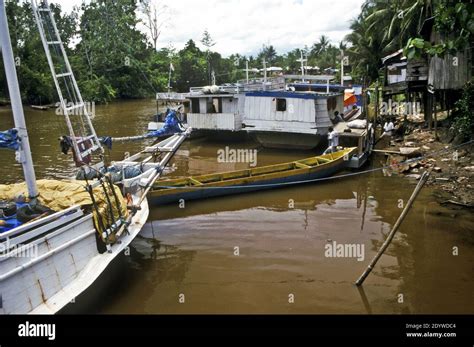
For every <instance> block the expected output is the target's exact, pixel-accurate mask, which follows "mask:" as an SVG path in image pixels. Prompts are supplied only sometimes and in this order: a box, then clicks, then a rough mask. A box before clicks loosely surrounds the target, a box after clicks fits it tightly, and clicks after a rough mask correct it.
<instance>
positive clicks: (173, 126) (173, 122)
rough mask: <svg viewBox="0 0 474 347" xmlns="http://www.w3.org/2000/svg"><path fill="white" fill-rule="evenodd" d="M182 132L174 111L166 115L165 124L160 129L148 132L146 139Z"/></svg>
mask: <svg viewBox="0 0 474 347" xmlns="http://www.w3.org/2000/svg"><path fill="white" fill-rule="evenodd" d="M182 131H183V130H182V129H181V128H180V126H179V120H178V116H177V115H176V111H170V112H168V114H167V115H166V118H165V124H164V125H163V127H162V128H161V129H158V130H155V131H150V132H149V133H148V134H147V135H146V137H159V136H165V135H172V134H175V133H180V132H182Z"/></svg>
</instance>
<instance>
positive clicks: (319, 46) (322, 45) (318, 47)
mask: <svg viewBox="0 0 474 347" xmlns="http://www.w3.org/2000/svg"><path fill="white" fill-rule="evenodd" d="M328 47H329V38H328V37H327V36H326V35H321V36H320V37H319V42H316V43H315V44H314V45H313V47H312V48H311V55H318V54H320V53H322V52H324V51H325V50H326V49H327V48H328Z"/></svg>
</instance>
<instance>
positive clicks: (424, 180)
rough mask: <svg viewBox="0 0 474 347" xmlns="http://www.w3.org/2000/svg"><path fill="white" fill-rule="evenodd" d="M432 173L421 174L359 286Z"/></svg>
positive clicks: (358, 281) (358, 284) (361, 277)
mask: <svg viewBox="0 0 474 347" xmlns="http://www.w3.org/2000/svg"><path fill="white" fill-rule="evenodd" d="M429 175H430V171H425V172H424V173H423V175H422V176H421V179H420V181H419V182H418V184H417V186H416V187H415V190H414V191H413V193H412V194H411V196H410V199H409V200H408V202H407V204H406V206H405V208H404V209H403V211H402V213H401V214H400V217H398V219H397V221H396V222H395V225H394V226H393V228H392V230H391V231H390V233H389V234H388V237H387V239H386V240H385V242H384V243H383V245H382V247H381V248H380V250H379V251H378V253H377V254H376V255H375V257H374V259H372V261H371V262H370V264H369V266H368V267H367V269H365V271H364V273H363V274H362V275H361V276H360V277H359V279H358V280H357V281H356V282H355V284H356V285H357V286H361V285H362V283H364V280H365V278H366V277H367V276H368V275H369V274H370V272H371V271H372V269H373V268H374V266H375V264H377V261H378V260H379V259H380V257H381V256H382V254H383V253H384V252H385V250H386V249H387V247H388V246H389V245H390V242H392V239H393V237H394V236H395V233H396V232H397V230H398V228H399V227H400V225H401V224H402V222H403V220H404V219H405V216H406V215H407V213H408V211H409V210H410V208H411V206H412V204H413V202H414V201H415V199H416V197H417V196H418V193H419V192H420V190H421V188H423V186H424V185H425V183H426V181H427V180H428V176H429Z"/></svg>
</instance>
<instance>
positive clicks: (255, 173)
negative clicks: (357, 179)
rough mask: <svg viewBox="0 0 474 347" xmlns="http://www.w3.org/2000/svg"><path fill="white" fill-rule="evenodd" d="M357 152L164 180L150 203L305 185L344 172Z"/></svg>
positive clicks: (156, 183) (151, 196)
mask: <svg viewBox="0 0 474 347" xmlns="http://www.w3.org/2000/svg"><path fill="white" fill-rule="evenodd" d="M355 150H356V148H354V147H351V148H345V149H343V150H340V151H337V152H334V153H329V154H323V155H319V156H315V157H310V158H306V159H301V160H296V161H292V162H288V163H282V164H274V165H267V166H261V167H256V168H251V169H245V170H237V171H229V172H222V173H216V174H207V175H200V176H193V177H183V178H176V179H163V180H159V181H157V182H155V185H154V187H153V190H152V191H151V192H150V194H149V199H150V202H151V203H154V204H167V203H172V202H176V201H178V200H179V199H185V200H193V199H202V198H207V197H214V196H221V195H228V194H234V193H243V192H249V191H256V190H261V189H268V188H272V186H270V187H268V186H265V185H266V184H270V185H272V184H275V183H292V182H293V183H298V182H300V181H303V182H301V183H304V181H305V180H311V179H315V178H323V177H328V176H330V175H332V174H334V173H336V172H337V171H339V170H341V169H343V168H344V167H346V162H347V161H348V160H350V158H351V156H352V155H353V154H354V152H355ZM274 187H275V186H274ZM213 188H214V189H213ZM226 188H228V189H226Z"/></svg>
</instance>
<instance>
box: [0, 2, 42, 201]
mask: <svg viewBox="0 0 474 347" xmlns="http://www.w3.org/2000/svg"><path fill="white" fill-rule="evenodd" d="M0 48H1V50H2V55H3V64H4V66H5V75H6V78H7V83H8V91H9V93H10V100H11V105H12V111H13V118H14V121H15V127H16V129H17V131H18V138H19V139H20V147H19V149H18V151H17V158H18V159H17V160H18V161H19V162H20V163H21V166H22V167H23V174H24V176H25V181H26V186H27V187H28V195H29V198H30V199H34V198H36V197H37V196H38V187H37V185H36V175H35V169H34V167H33V158H32V156H31V149H30V141H29V139H28V131H27V129H26V122H25V114H24V112H23V105H22V103H21V95H20V87H19V86H18V78H17V74H16V67H15V61H14V58H13V50H12V45H11V41H10V33H9V30H8V21H7V15H6V11H5V1H4V0H1V1H0Z"/></svg>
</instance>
